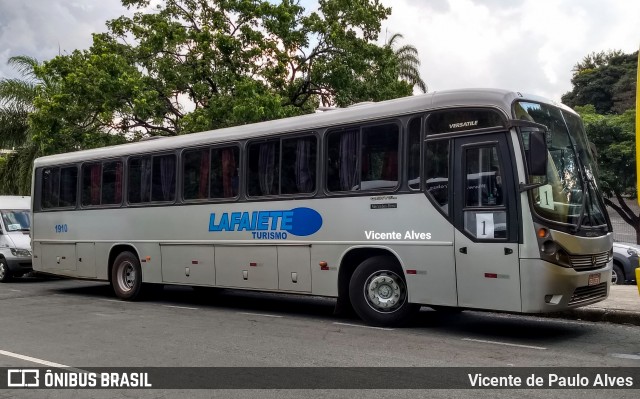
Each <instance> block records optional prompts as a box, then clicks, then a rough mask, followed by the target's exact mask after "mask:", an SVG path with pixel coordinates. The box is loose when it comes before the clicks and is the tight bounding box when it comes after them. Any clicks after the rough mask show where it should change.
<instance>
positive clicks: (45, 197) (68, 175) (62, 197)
mask: <svg viewBox="0 0 640 399" xmlns="http://www.w3.org/2000/svg"><path fill="white" fill-rule="evenodd" d="M77 187H78V168H76V167H75V166H69V167H64V168H47V169H44V170H43V171H42V200H41V205H42V208H43V209H49V208H66V207H74V206H76V190H77Z"/></svg>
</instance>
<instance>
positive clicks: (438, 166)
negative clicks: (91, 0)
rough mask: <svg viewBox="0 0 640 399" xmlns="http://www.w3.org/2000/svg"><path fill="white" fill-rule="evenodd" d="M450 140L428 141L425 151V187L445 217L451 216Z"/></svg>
mask: <svg viewBox="0 0 640 399" xmlns="http://www.w3.org/2000/svg"><path fill="white" fill-rule="evenodd" d="M449 147H450V146H449V140H437V141H428V142H427V144H426V151H425V160H424V162H425V173H426V175H425V186H426V192H427V195H429V196H430V197H431V198H432V199H433V200H434V201H435V202H436V203H437V204H438V205H439V206H440V209H441V210H442V212H444V214H445V215H448V214H449V156H450V154H449V151H450V150H449Z"/></svg>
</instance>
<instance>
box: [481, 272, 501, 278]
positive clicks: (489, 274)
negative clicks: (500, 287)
mask: <svg viewBox="0 0 640 399" xmlns="http://www.w3.org/2000/svg"><path fill="white" fill-rule="evenodd" d="M484 276H485V277H486V278H498V275H497V274H495V273H485V274H484Z"/></svg>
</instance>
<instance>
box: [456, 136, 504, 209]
mask: <svg viewBox="0 0 640 399" xmlns="http://www.w3.org/2000/svg"><path fill="white" fill-rule="evenodd" d="M465 171H466V177H467V179H466V185H465V206H467V207H470V206H495V205H503V204H504V197H503V191H502V173H501V170H500V162H499V160H498V150H497V148H496V146H491V147H476V148H469V149H467V150H465Z"/></svg>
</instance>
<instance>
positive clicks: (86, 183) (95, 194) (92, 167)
mask: <svg viewBox="0 0 640 399" xmlns="http://www.w3.org/2000/svg"><path fill="white" fill-rule="evenodd" d="M101 180H102V164H99V163H92V164H84V165H82V189H81V192H82V197H81V203H82V206H87V205H100V185H101Z"/></svg>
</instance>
